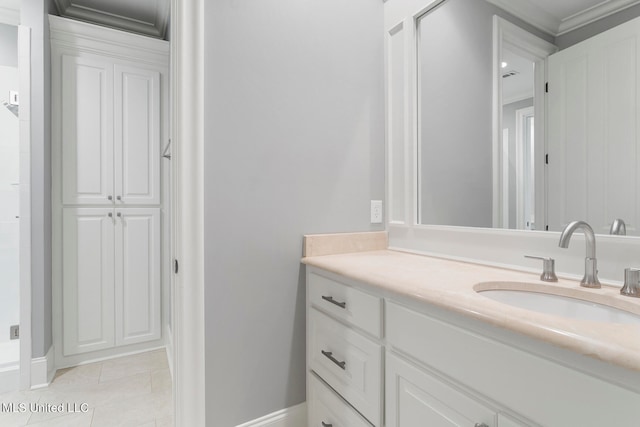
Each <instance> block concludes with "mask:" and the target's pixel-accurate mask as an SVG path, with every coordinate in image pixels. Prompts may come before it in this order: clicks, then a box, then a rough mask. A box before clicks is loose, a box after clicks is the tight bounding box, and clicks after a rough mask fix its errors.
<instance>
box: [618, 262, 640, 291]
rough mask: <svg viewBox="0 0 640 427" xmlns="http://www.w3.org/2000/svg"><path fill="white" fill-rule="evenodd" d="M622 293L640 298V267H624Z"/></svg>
mask: <svg viewBox="0 0 640 427" xmlns="http://www.w3.org/2000/svg"><path fill="white" fill-rule="evenodd" d="M620 293H621V294H622V295H626V296H628V297H635V298H640V269H637V268H625V269H624V286H623V287H622V289H620Z"/></svg>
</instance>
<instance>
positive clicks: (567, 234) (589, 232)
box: [558, 221, 601, 288]
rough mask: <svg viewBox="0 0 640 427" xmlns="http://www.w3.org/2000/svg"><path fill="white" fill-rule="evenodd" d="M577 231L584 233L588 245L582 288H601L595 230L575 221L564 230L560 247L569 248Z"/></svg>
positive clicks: (584, 223) (582, 222)
mask: <svg viewBox="0 0 640 427" xmlns="http://www.w3.org/2000/svg"><path fill="white" fill-rule="evenodd" d="M577 230H580V231H582V232H583V233H584V239H585V243H586V256H585V259H584V277H583V278H582V281H581V282H580V285H581V286H584V287H587V288H599V287H600V286H601V285H600V281H599V280H598V268H597V260H596V236H595V234H594V233H593V228H591V226H590V225H589V224H587V223H586V222H584V221H573V222H570V223H569V224H567V226H566V227H565V228H564V230H562V234H561V235H560V242H559V243H558V246H560V247H561V248H568V247H569V241H570V240H571V236H573V233H574V232H576V231H577Z"/></svg>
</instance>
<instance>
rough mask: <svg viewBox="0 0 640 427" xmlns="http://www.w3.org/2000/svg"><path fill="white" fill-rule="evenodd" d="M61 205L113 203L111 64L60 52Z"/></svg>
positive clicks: (90, 57)
mask: <svg viewBox="0 0 640 427" xmlns="http://www.w3.org/2000/svg"><path fill="white" fill-rule="evenodd" d="M62 80H63V82H62V99H61V104H62V105H61V106H60V107H61V110H62V111H60V115H61V117H62V203H63V204H65V205H110V204H112V203H113V201H112V200H113V199H114V198H115V195H114V188H113V185H114V183H113V161H114V157H113V156H114V153H113V65H111V64H109V63H107V62H106V61H105V60H102V59H100V58H99V57H93V56H85V55H83V56H73V55H62Z"/></svg>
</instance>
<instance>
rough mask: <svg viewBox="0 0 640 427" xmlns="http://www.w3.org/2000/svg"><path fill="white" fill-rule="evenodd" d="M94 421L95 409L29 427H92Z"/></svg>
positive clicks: (29, 425) (29, 426)
mask: <svg viewBox="0 0 640 427" xmlns="http://www.w3.org/2000/svg"><path fill="white" fill-rule="evenodd" d="M34 415H35V414H34ZM92 419H93V409H90V410H89V412H86V413H80V414H67V415H62V416H59V417H56V418H52V419H48V420H45V421H42V422H37V423H33V424H31V423H29V424H28V427H91V420H92Z"/></svg>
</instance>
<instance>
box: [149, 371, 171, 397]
mask: <svg viewBox="0 0 640 427" xmlns="http://www.w3.org/2000/svg"><path fill="white" fill-rule="evenodd" d="M171 386H172V381H171V372H170V371H169V369H162V370H160V371H153V372H151V391H154V392H158V391H167V390H168V391H171Z"/></svg>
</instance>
